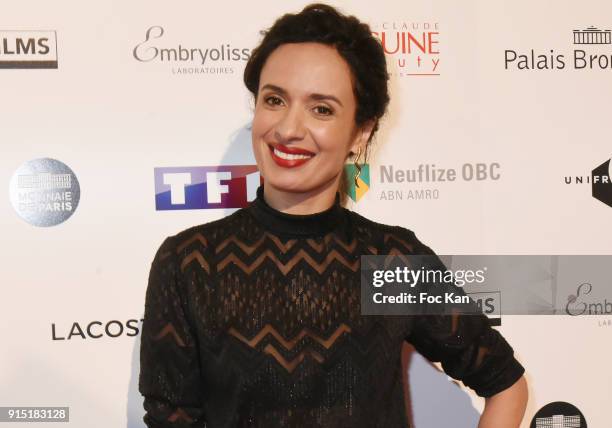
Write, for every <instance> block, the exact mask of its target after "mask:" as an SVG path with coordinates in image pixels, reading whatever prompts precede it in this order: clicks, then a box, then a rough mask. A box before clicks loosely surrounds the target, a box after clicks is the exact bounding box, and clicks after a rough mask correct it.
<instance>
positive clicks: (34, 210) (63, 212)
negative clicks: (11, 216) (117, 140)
mask: <svg viewBox="0 0 612 428" xmlns="http://www.w3.org/2000/svg"><path fill="white" fill-rule="evenodd" d="M9 193H10V198H11V203H12V204H13V208H14V209H15V211H16V212H17V215H19V217H21V218H22V219H23V220H25V221H26V222H28V223H30V224H31V225H33V226H43V227H47V226H55V225H58V224H60V223H63V222H64V221H66V220H68V218H70V216H72V214H74V211H75V210H76V208H77V206H78V204H79V199H80V196H81V188H80V186H79V181H78V180H77V177H76V175H75V173H74V172H73V171H72V169H70V167H68V165H66V164H64V163H62V162H60V161H58V160H56V159H51V158H40V159H32V160H29V161H27V162H25V163H23V164H22V165H21V166H20V167H19V168H18V169H17V171H15V173H14V174H13V177H12V178H11V182H10V185H9Z"/></svg>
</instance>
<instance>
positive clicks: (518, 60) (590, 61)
mask: <svg viewBox="0 0 612 428" xmlns="http://www.w3.org/2000/svg"><path fill="white" fill-rule="evenodd" d="M572 37H573V44H574V45H575V46H576V47H575V48H574V49H573V50H572V51H571V53H568V52H567V51H560V50H559V49H555V48H553V49H551V48H548V49H538V48H534V49H530V50H528V51H519V50H515V49H506V50H504V68H505V69H506V70H510V71H525V70H529V71H542V70H548V71H556V70H568V69H569V70H612V48H611V45H612V36H611V31H610V30H601V29H599V28H597V27H593V26H590V27H587V28H585V29H578V30H573V31H572Z"/></svg>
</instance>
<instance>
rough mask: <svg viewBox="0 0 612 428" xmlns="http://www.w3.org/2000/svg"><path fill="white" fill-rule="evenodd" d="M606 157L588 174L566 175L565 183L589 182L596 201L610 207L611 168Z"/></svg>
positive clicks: (611, 195)
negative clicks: (605, 159)
mask: <svg viewBox="0 0 612 428" xmlns="http://www.w3.org/2000/svg"><path fill="white" fill-rule="evenodd" d="M611 160H612V159H608V160H607V161H605V162H604V163H602V164H601V165H599V166H597V167H595V168H594V169H593V170H592V171H591V174H590V175H587V176H584V175H574V176H571V175H566V176H565V179H564V181H565V184H589V185H590V186H591V195H592V196H593V198H595V199H597V200H598V201H600V202H602V203H604V204H606V205H607V206H609V207H612V169H611V163H610V161H611Z"/></svg>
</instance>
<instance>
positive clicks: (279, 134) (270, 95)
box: [252, 43, 372, 194]
mask: <svg viewBox="0 0 612 428" xmlns="http://www.w3.org/2000/svg"><path fill="white" fill-rule="evenodd" d="M356 108H357V105H356V100H355V96H354V95H353V84H352V75H351V69H350V67H349V65H348V64H347V63H346V61H345V60H344V59H343V58H342V57H341V56H340V54H338V52H337V51H336V49H335V48H333V47H330V46H327V45H324V44H320V43H289V44H283V45H281V46H279V47H278V48H276V49H275V50H274V51H273V52H272V53H271V54H270V56H269V57H268V59H267V61H266V63H265V64H264V67H263V69H262V71H261V75H260V80H259V91H258V96H257V100H256V103H255V117H254V119H253V127H252V139H253V152H254V154H255V159H256V160H257V165H258V167H259V171H260V172H261V174H262V175H263V177H264V179H265V183H266V187H268V186H270V187H273V188H275V190H279V191H287V192H304V193H306V192H308V193H314V194H316V193H318V191H319V190H323V189H328V191H329V189H332V190H333V192H335V190H336V189H337V187H338V183H339V179H340V177H341V175H340V173H341V172H342V171H343V168H344V163H345V161H346V159H347V156H348V155H349V152H350V151H353V152H357V149H358V147H359V146H361V147H362V152H363V150H364V149H365V144H366V142H367V140H368V138H369V135H370V132H371V130H372V126H371V125H369V126H363V127H361V128H359V129H358V127H357V126H356V124H355V111H356ZM275 149H276V150H275ZM362 159H363V158H362Z"/></svg>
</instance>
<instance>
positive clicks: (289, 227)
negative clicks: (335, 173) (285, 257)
mask: <svg viewBox="0 0 612 428" xmlns="http://www.w3.org/2000/svg"><path fill="white" fill-rule="evenodd" d="M247 210H248V211H249V212H250V213H251V214H253V216H254V217H255V218H256V219H257V220H259V222H260V223H261V224H262V226H263V227H264V228H265V229H268V230H271V231H273V232H276V233H280V234H285V235H298V236H308V235H311V236H314V235H323V234H325V233H327V232H329V231H331V230H333V229H334V228H335V227H337V226H338V225H339V224H340V223H341V220H342V215H343V209H342V206H341V205H340V193H339V192H336V196H335V199H334V203H333V205H332V206H331V207H329V208H327V209H326V210H324V211H319V212H317V213H313V214H288V213H284V212H282V211H279V210H277V209H275V208H272V207H271V206H270V205H268V203H267V202H266V201H265V199H264V185H263V184H260V185H259V187H258V188H257V196H256V198H255V199H254V200H253V201H251V202H250V203H249V206H248V207H247Z"/></svg>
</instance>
